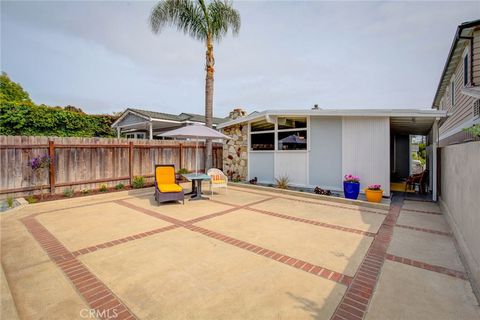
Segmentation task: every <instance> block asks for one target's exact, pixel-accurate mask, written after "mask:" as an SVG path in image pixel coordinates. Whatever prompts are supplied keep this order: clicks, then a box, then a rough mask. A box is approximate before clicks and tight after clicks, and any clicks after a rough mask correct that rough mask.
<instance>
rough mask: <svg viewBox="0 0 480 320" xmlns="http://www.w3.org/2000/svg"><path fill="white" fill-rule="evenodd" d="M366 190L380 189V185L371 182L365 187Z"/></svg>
mask: <svg viewBox="0 0 480 320" xmlns="http://www.w3.org/2000/svg"><path fill="white" fill-rule="evenodd" d="M367 189H368V190H377V191H379V190H382V186H381V185H379V184H371V185H369V186H368V187H367Z"/></svg>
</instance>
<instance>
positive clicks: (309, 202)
mask: <svg viewBox="0 0 480 320" xmlns="http://www.w3.org/2000/svg"><path fill="white" fill-rule="evenodd" d="M231 189H232V190H235V191H240V192H245V193H251V194H256V195H259V194H260V195H265V196H272V195H271V194H268V193H262V192H253V191H248V190H242V189H241V188H231ZM272 192H273V191H272ZM274 197H275V198H278V199H284V200H292V201H297V202H303V203H308V204H315V205H318V206H327V207H334V208H341V209H345V210H351V211H355V212H358V211H361V212H358V213H362V212H370V213H376V214H381V215H384V216H385V215H387V213H383V212H378V211H374V210H369V209H367V208H363V207H361V206H358V207H359V208H358V209H356V208H350V207H346V206H342V205H339V204H330V203H320V202H315V201H311V200H305V199H296V198H290V197H285V196H274ZM292 197H294V196H292ZM319 201H325V200H321V199H319ZM379 210H382V209H379Z"/></svg>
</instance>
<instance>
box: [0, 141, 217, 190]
mask: <svg viewBox="0 0 480 320" xmlns="http://www.w3.org/2000/svg"><path fill="white" fill-rule="evenodd" d="M204 153H205V146H204V144H203V143H202V142H199V143H198V168H199V170H200V171H204V165H205V164H204ZM44 154H48V155H49V156H50V157H51V159H53V161H52V163H51V165H50V167H49V168H46V169H44V172H42V173H41V174H40V175H38V176H37V175H34V174H33V171H32V169H31V168H30V167H29V166H28V162H29V161H30V160H31V159H32V158H33V157H36V156H39V155H44ZM157 163H168V164H175V167H176V168H177V170H178V169H180V168H185V169H187V170H189V171H193V170H194V169H195V142H190V141H188V142H187V141H173V140H152V141H149V140H139V139H106V138H59V137H24V136H22V137H20V136H0V198H6V197H7V196H14V197H17V196H25V195H30V194H33V193H34V192H37V191H38V190H40V188H42V189H48V190H49V192H50V193H61V192H63V190H64V189H65V188H73V189H74V190H83V189H88V190H91V189H97V188H99V187H100V185H102V184H105V185H107V186H108V187H111V186H115V185H116V184H118V183H123V184H125V185H131V184H132V180H133V178H134V177H136V176H144V177H145V178H147V182H152V181H153V177H154V175H153V174H154V167H155V164H157ZM213 166H214V167H216V168H222V145H221V144H214V147H213ZM38 192H39V191H38Z"/></svg>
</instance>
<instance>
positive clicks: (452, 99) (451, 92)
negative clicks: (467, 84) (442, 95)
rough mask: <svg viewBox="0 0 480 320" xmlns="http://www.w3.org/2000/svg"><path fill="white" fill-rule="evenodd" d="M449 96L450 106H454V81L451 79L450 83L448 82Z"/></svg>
mask: <svg viewBox="0 0 480 320" xmlns="http://www.w3.org/2000/svg"><path fill="white" fill-rule="evenodd" d="M450 98H451V102H452V107H454V106H455V81H454V80H452V83H451V84H450Z"/></svg>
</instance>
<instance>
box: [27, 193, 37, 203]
mask: <svg viewBox="0 0 480 320" xmlns="http://www.w3.org/2000/svg"><path fill="white" fill-rule="evenodd" d="M25 200H27V202H28V203H30V204H31V203H35V202H37V198H35V197H34V196H33V195H31V196H28V197H26V198H25Z"/></svg>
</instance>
